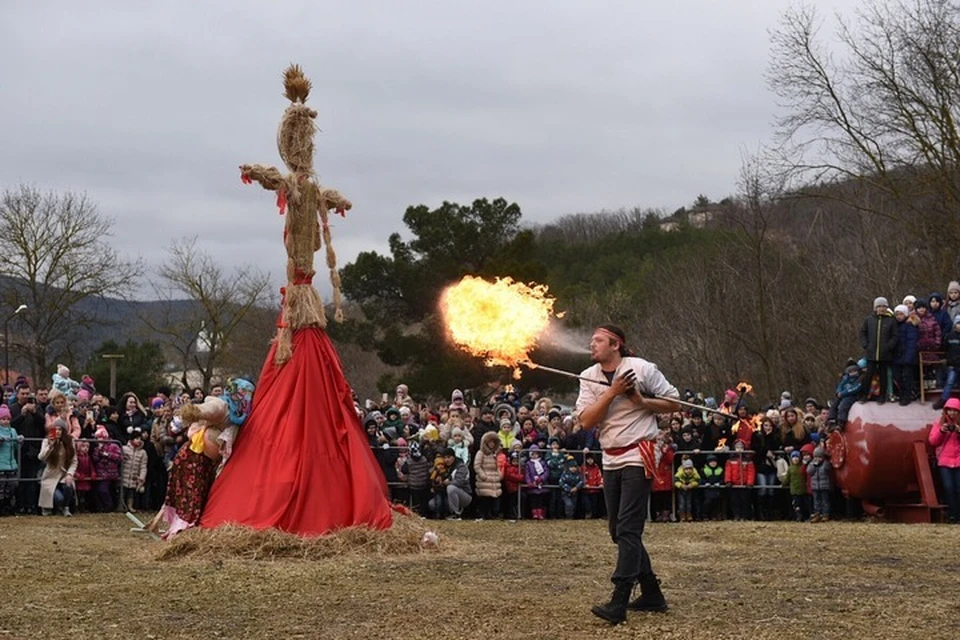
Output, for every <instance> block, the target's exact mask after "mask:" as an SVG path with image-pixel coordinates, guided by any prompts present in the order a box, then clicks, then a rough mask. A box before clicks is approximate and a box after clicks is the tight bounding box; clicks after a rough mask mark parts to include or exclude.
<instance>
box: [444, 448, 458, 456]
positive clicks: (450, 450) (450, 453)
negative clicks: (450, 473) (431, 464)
mask: <svg viewBox="0 0 960 640" xmlns="http://www.w3.org/2000/svg"><path fill="white" fill-rule="evenodd" d="M440 455H441V456H443V457H444V458H456V457H457V452H456V451H454V450H453V447H447V448H446V449H444V450H443V451H441V452H440Z"/></svg>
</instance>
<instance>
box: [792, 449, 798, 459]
mask: <svg viewBox="0 0 960 640" xmlns="http://www.w3.org/2000/svg"><path fill="white" fill-rule="evenodd" d="M790 457H791V458H799V457H800V452H799V451H797V450H796V449H794V450H793V451H791V452H790Z"/></svg>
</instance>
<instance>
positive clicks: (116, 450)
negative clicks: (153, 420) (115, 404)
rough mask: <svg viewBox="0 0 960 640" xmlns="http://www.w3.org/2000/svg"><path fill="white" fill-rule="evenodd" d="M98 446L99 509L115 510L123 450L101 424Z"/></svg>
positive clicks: (95, 469) (95, 460)
mask: <svg viewBox="0 0 960 640" xmlns="http://www.w3.org/2000/svg"><path fill="white" fill-rule="evenodd" d="M114 415H116V412H114ZM95 437H96V439H97V441H98V442H97V446H96V448H94V449H93V454H92V457H93V472H94V474H95V475H96V476H97V510H98V511H100V512H106V511H113V507H114V504H115V501H114V485H115V484H116V482H117V480H119V479H120V461H121V460H123V452H122V451H120V445H118V444H117V443H116V442H110V434H109V433H107V429H106V428H105V427H104V426H103V425H101V426H99V427H97V432H96V434H95Z"/></svg>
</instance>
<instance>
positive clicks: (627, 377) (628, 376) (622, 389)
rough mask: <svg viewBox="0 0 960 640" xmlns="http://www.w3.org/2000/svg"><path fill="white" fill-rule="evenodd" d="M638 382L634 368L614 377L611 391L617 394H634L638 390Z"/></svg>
mask: <svg viewBox="0 0 960 640" xmlns="http://www.w3.org/2000/svg"><path fill="white" fill-rule="evenodd" d="M636 382H637V378H636V375H635V374H634V373H633V370H629V371H626V372H624V373H621V374H620V375H619V376H617V377H616V378H614V379H613V382H611V383H610V391H611V393H613V394H614V395H616V396H619V395H632V394H634V393H636V392H637V388H636V386H635V385H636Z"/></svg>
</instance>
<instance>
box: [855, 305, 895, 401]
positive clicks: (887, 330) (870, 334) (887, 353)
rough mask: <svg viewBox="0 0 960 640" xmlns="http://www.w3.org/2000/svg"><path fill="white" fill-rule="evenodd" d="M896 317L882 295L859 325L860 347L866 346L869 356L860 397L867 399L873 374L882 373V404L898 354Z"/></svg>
mask: <svg viewBox="0 0 960 640" xmlns="http://www.w3.org/2000/svg"><path fill="white" fill-rule="evenodd" d="M898 342H899V338H898V337H897V319H896V318H894V317H893V315H891V314H890V309H889V307H888V306H887V299H886V298H883V297H880V298H877V299H875V300H874V301H873V313H871V314H870V315H869V316H867V317H866V318H865V319H864V321H863V325H862V326H861V327H860V346H862V347H863V350H864V352H865V353H864V355H865V356H866V358H867V367H866V369H864V374H863V390H862V391H861V393H860V400H863V401H866V400H867V399H869V397H870V381H871V380H873V374H874V373H877V372H879V373H880V397H879V398H877V402H879V403H880V404H883V403H884V402H886V400H887V396H886V390H887V376H889V375H890V365H891V364H892V363H893V360H894V358H896V355H897V343H898Z"/></svg>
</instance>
